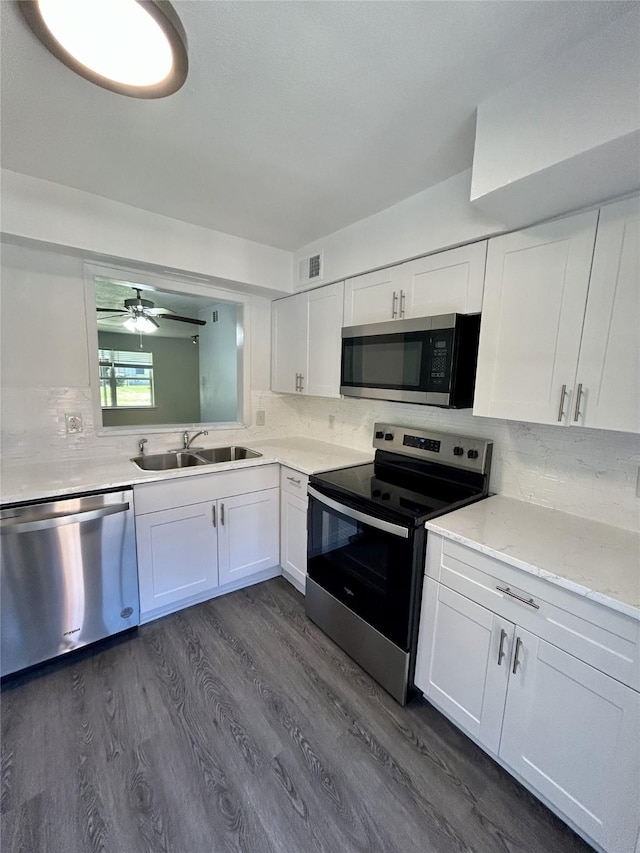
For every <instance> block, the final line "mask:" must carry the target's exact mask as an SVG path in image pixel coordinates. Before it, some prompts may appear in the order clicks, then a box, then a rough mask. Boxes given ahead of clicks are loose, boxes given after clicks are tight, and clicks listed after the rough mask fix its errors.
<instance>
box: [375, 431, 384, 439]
mask: <svg viewBox="0 0 640 853" xmlns="http://www.w3.org/2000/svg"><path fill="white" fill-rule="evenodd" d="M376 438H384V433H383V432H382V430H377V432H376Z"/></svg>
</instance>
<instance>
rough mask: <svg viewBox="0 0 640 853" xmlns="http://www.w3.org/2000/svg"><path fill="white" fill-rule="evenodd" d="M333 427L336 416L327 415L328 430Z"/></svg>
mask: <svg viewBox="0 0 640 853" xmlns="http://www.w3.org/2000/svg"><path fill="white" fill-rule="evenodd" d="M335 425H336V416H335V415H329V429H333V428H334V426H335Z"/></svg>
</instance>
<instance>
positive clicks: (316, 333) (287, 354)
mask: <svg viewBox="0 0 640 853" xmlns="http://www.w3.org/2000/svg"><path fill="white" fill-rule="evenodd" d="M343 302H344V282H342V281H340V282H337V283H336V284H329V285H327V286H326V287H319V288H318V289H317V290H309V291H306V292H305V293H298V294H296V295H295V296H288V297H286V298H285V299H278V300H277V301H275V302H273V303H272V306H271V390H272V391H280V392H283V393H288V394H309V395H313V396H317V397H339V396H340V354H341V331H342V310H343Z"/></svg>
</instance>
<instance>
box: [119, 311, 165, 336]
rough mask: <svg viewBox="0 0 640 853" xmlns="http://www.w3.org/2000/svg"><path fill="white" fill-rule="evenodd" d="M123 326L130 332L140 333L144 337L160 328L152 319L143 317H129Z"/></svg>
mask: <svg viewBox="0 0 640 853" xmlns="http://www.w3.org/2000/svg"><path fill="white" fill-rule="evenodd" d="M122 325H123V326H124V327H125V328H126V329H128V330H129V331H130V332H139V333H140V334H143V335H150V334H151V333H152V332H155V330H156V329H159V328H160V326H159V324H158V323H156V321H155V320H154V319H153V318H152V317H143V316H142V315H138V316H137V317H128V318H127V319H126V320H125V321H124V323H123V324H122Z"/></svg>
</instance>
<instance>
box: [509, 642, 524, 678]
mask: <svg viewBox="0 0 640 853" xmlns="http://www.w3.org/2000/svg"><path fill="white" fill-rule="evenodd" d="M521 646H522V640H521V639H520V637H518V638H517V639H516V650H515V653H514V655H513V669H512V670H511V672H512V673H513V674H514V675H515V674H516V669H517V668H518V664H519V663H520V659H519V655H520V647H521Z"/></svg>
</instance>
